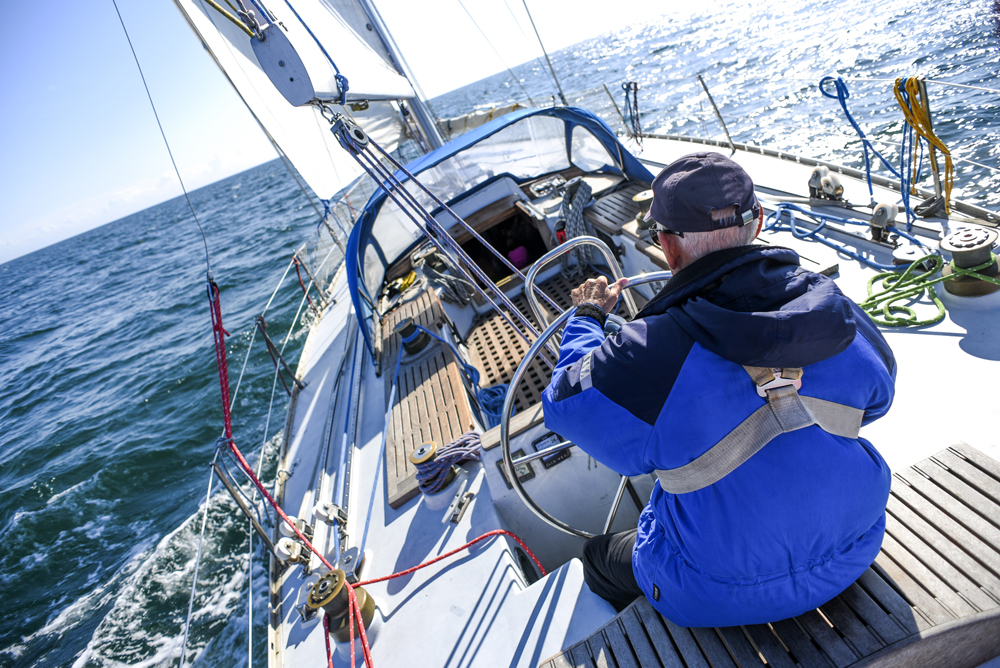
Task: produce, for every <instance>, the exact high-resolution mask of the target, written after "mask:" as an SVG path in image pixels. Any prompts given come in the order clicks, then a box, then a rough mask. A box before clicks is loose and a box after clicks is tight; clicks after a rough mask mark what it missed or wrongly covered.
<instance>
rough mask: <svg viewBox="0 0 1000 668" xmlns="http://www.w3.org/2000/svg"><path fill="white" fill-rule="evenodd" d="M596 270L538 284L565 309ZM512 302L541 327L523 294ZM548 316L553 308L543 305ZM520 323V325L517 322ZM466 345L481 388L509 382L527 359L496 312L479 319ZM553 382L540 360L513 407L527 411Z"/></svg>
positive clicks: (528, 374)
mask: <svg viewBox="0 0 1000 668" xmlns="http://www.w3.org/2000/svg"><path fill="white" fill-rule="evenodd" d="M598 275H599V274H597V273H596V272H594V271H593V270H588V273H586V274H585V275H584V276H578V277H575V278H572V279H567V278H566V277H564V276H563V275H562V274H556V275H555V276H554V277H552V278H550V279H549V280H547V281H545V282H544V283H541V284H539V287H541V289H542V290H544V291H545V294H547V295H548V296H549V297H551V298H552V301H554V302H555V303H556V304H558V305H559V307H560V308H562V309H567V308H569V307H570V306H572V304H573V302H572V298H571V297H570V293H571V292H572V291H573V290H574V289H575V288H577V287H579V285H580V284H581V283H583V282H584V281H585V280H587V279H588V278H594V277H595V276H598ZM511 301H513V302H514V305H515V306H516V307H517V308H518V310H519V311H521V313H524V314H525V315H526V316H528V319H529V320H531V322H532V324H534V325H535V327H538V322H537V320H536V319H535V317H534V316H533V315H532V314H531V307H530V306H528V298H527V297H525V296H524V293H523V292H522V293H521V294H520V295H518V296H517V297H515V298H513V299H512V300H511ZM542 305H543V307H545V308H546V313H547V314H548V315H547V317H549V318H552V317H554V314H553V313H552V309H551V307H549V306H548V305H547V304H545V303H544V302H543V303H542ZM518 324H519V323H518ZM466 344H467V345H468V347H469V357H470V358H471V361H472V364H473V366H475V367H476V368H477V369H479V371H480V373H481V374H482V380H481V385H482V386H483V387H490V386H492V385H496V384H497V383H507V382H510V379H511V377H512V376H513V375H514V371H515V370H516V369H517V365H518V364H520V363H521V360H522V359H524V354H525V353H526V352H527V350H528V344H527V343H526V342H525V340H524V339H523V338H522V337H521V336H520V335H518V334H517V333H516V332H515V331H514V330H513V329H512V328H511V326H510V325H509V324H507V321H506V320H504V319H503V317H501V316H500V314H499V313H497V312H496V311H491V312H489V313H488V314H485V315H484V316H482V317H480V318H478V319H477V320H476V321H475V322H474V323H473V325H472V329H470V330H469V334H468V336H467V337H466ZM551 379H552V372H551V370H550V369H549V367H548V366H547V365H546V364H545V363H544V362H542V361H541V360H540V359H538V358H535V360H534V361H533V362H532V363H531V365H530V366H529V367H528V370H527V372H526V373H525V375H524V380H523V381H521V384H520V386H519V387H518V388H517V390H516V391H515V395H514V396H515V400H514V406H515V408H516V410H517V412H519V413H520V412H522V411H525V410H527V409H528V408H529V407H530V406H534V405H535V404H537V403H540V402H541V401H542V391H544V390H545V388H546V387H547V386H548V384H549V381H550V380H551Z"/></svg>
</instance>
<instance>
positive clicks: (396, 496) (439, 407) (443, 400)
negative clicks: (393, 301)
mask: <svg viewBox="0 0 1000 668" xmlns="http://www.w3.org/2000/svg"><path fill="white" fill-rule="evenodd" d="M406 318H413V321H414V322H415V323H417V324H418V325H423V326H424V327H426V328H427V329H428V330H430V331H432V332H434V333H435V334H437V333H438V331H439V330H438V327H439V326H440V325H441V323H443V322H444V313H443V311H442V310H441V302H440V301H439V300H438V297H437V295H436V294H435V293H434V291H433V290H425V291H424V292H423V293H421V295H420V296H419V297H418V298H417V299H415V300H413V301H412V302H410V303H408V304H404V305H403V306H401V307H400V308H398V309H397V310H396V311H394V312H393V313H390V314H389V315H388V316H387V317H386V321H385V323H384V326H383V328H382V332H383V333H384V336H385V338H384V339H383V344H382V350H383V359H384V360H385V363H384V364H383V369H384V370H385V371H384V373H383V374H382V375H383V377H384V378H385V400H386V402H388V401H389V394H390V393H391V391H392V381H393V373H394V372H395V370H396V358H397V357H398V355H399V350H400V337H399V335H398V334H394V333H393V329H395V327H396V325H397V324H399V323H400V322H402V321H403V320H404V319H406ZM472 427H473V423H472V408H471V406H470V405H469V398H468V394H467V392H466V390H465V385H464V384H463V383H462V375H461V371H460V370H459V366H458V362H457V360H456V359H455V354H454V353H453V352H452V351H451V349H450V348H448V347H447V346H444V345H442V344H441V343H439V342H438V341H435V340H433V339H432V340H431V343H430V344H429V345H428V346H427V348H426V349H425V350H424V351H422V352H421V353H420V354H418V355H417V356H416V357H415V358H414V361H413V362H408V361H407V359H406V358H404V359H403V363H402V365H401V366H400V367H399V386H398V387H397V388H396V398H395V399H394V400H393V405H392V418H391V422H390V426H389V432H388V434H387V435H386V442H385V472H386V490H387V491H388V495H389V505H390V506H392V507H393V508H398V507H400V506H401V505H403V504H404V503H406V502H407V501H409V500H410V499H412V498H413V497H415V496H416V495H417V494H418V493H419V489H418V487H417V479H416V472H417V471H416V468H414V466H413V464H412V463H411V462H410V459H409V456H410V453H411V452H413V451H414V450H415V449H416V448H417V447H418V446H420V444H421V443H425V442H427V441H435V442H437V444H438V445H439V446H442V445H447V444H448V443H451V442H452V441H454V440H455V439H456V438H458V437H459V436H461V435H462V434H464V433H465V432H467V431H468V430H469V429H471V428H472Z"/></svg>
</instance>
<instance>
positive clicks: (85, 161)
mask: <svg viewBox="0 0 1000 668" xmlns="http://www.w3.org/2000/svg"><path fill="white" fill-rule="evenodd" d="M464 2H465V5H466V7H468V8H469V11H470V12H472V13H473V15H474V16H475V17H476V20H477V21H478V22H479V24H480V25H481V26H483V28H484V30H486V32H487V34H488V35H489V36H490V38H491V40H493V41H494V43H496V44H497V46H498V48H500V49H501V52H502V53H503V57H504V60H505V61H506V62H507V64H508V65H514V64H517V63H519V62H523V61H525V60H530V59H532V58H534V57H535V56H536V55H538V53H539V52H538V51H537V45H536V44H534V43H528V42H526V41H525V36H524V33H527V34H528V35H530V34H531V29H530V25H528V24H527V22H526V21H524V22H523V24H522V25H521V26H518V25H517V24H515V23H514V19H513V18H512V16H511V15H512V13H513V14H515V15H517V16H520V17H523V16H524V13H523V12H524V8H523V5H522V3H521V2H520V0H507V2H508V4H506V5H505V4H504V3H503V2H501V1H499V0H464ZM375 3H376V5H377V6H378V8H379V10H380V12H381V13H382V15H383V17H384V18H385V20H386V22H387V23H388V24H389V27H390V29H391V30H393V33H394V36H395V37H396V39H397V42H399V43H400V46H401V48H402V49H403V50H404V52H405V53H406V54H407V58H408V60H409V61H410V64H411V66H412V68H413V70H414V71H415V74H416V77H417V79H418V81H419V83H420V85H421V86H422V87H423V89H424V91H425V92H426V93H427V95H429V96H431V97H433V96H435V95H439V94H441V93H444V92H447V91H448V90H451V89H454V88H457V87H460V86H462V85H465V84H467V83H470V82H472V81H475V80H478V79H480V78H483V77H485V76H488V75H490V74H492V73H494V72H497V71H500V70H502V69H503V63H502V62H501V61H500V60H499V59H498V57H497V56H496V55H495V54H494V52H493V50H492V49H491V48H490V47H489V46H488V45H487V44H486V43H485V41H484V40H483V39H482V36H481V35H480V34H479V32H478V30H476V28H475V27H474V26H473V25H472V24H471V22H470V21H469V19H468V17H467V16H466V14H465V12H464V11H463V10H462V8H461V6H460V5H459V4H458V1H457V0H423V1H420V2H413V0H375ZM601 4H602V3H599V2H597V0H581V1H579V2H577V3H575V4H574V5H573V8H572V10H571V11H570V10H569V8H568V7H567V5H565V3H554V2H551V1H550V0H529V5H530V6H531V8H532V12H533V14H534V17H535V21H536V23H537V24H538V27H539V30H540V32H541V33H542V38H543V40H544V41H545V43H546V47H547V48H548V49H549V50H556V49H559V48H562V47H565V46H568V45H569V44H573V43H575V42H578V41H580V40H583V39H586V38H587V37H591V36H594V35H597V34H601V33H603V32H605V31H608V30H611V29H613V28H615V27H618V26H620V25H624V24H626V23H631V22H634V21H636V20H641V19H642V18H644V17H647V16H652V15H655V14H659V13H660V10H659V9H658V7H659V6H658V5H656V4H654V3H648V2H641V1H640V0H623V1H622V2H619V3H616V11H615V13H614V14H613V15H612V16H610V17H609V16H608V13H607V12H606V6H605V11H601V10H600V9H599V8H600V6H601ZM118 7H119V8H120V10H121V13H122V17H123V18H124V20H125V24H126V26H127V27H128V30H129V35H130V36H131V38H132V43H133V45H134V46H135V49H136V53H137V54H138V56H139V60H140V62H141V64H142V67H143V72H144V73H145V75H146V80H147V82H148V84H149V87H150V91H151V93H152V95H153V100H154V102H155V103H156V108H157V111H158V112H159V115H160V120H161V121H162V122H163V126H164V130H165V132H166V135H167V139H168V140H169V141H170V146H171V148H172V150H173V152H174V157H175V158H176V160H177V164H178V167H179V169H180V171H181V175H182V176H183V178H184V181H185V184H186V185H187V186H188V188H189V189H195V188H198V187H200V186H203V185H206V184H208V183H212V182H214V181H216V180H218V179H220V178H224V177H226V176H229V175H231V174H234V173H237V172H240V171H242V170H244V169H247V168H249V167H252V166H254V165H257V164H260V163H262V162H265V161H267V160H271V159H273V158H274V157H276V154H275V152H274V149H273V148H272V147H271V145H270V143H269V142H268V141H267V139H266V138H265V137H264V135H263V133H262V132H261V131H260V129H259V128H258V127H257V125H256V122H255V121H254V120H253V118H252V117H251V116H250V114H249V113H248V112H247V110H246V108H245V107H244V106H243V103H242V102H241V101H240V99H239V97H238V96H237V95H236V94H235V92H234V91H233V90H232V88H231V87H230V86H229V84H228V82H226V80H225V79H224V78H223V76H222V74H221V73H220V72H219V70H218V68H217V67H216V65H215V63H214V62H213V61H212V60H211V58H210V57H209V56H208V54H207V53H205V51H204V50H203V49H202V48H201V45H200V43H199V41H198V40H197V38H196V37H195V36H194V33H192V32H191V30H190V29H189V28H188V26H187V24H186V23H185V22H184V20H183V18H182V17H181V15H180V13H179V12H178V11H177V9H176V8H175V7H174V4H173V3H172V2H170V0H154V1H151V0H118ZM5 19H6V21H5V22H6V24H7V25H8V26H10V27H11V28H12V29H10V30H8V33H7V38H5V39H4V40H2V41H0V65H2V67H3V72H4V84H5V85H4V93H3V103H2V105H0V142H2V146H3V154H2V155H3V160H2V161H0V198H2V201H3V204H4V206H3V210H2V211H3V212H2V214H0V263H2V262H6V261H8V260H11V259H13V258H14V257H18V256H20V255H24V254H26V253H29V252H31V251H34V250H37V249H39V248H42V247H45V246H47V245H49V244H52V243H55V242H56V241H59V240H62V239H65V238H68V237H70V236H73V235H76V234H79V233H81V232H84V231H86V230H88V229H92V228H94V227H97V226H99V225H103V224H104V223H107V222H110V221H113V220H117V219H119V218H121V217H123V216H126V215H128V214H130V213H133V212H135V211H139V210H142V209H144V208H147V207H149V206H152V205H154V204H156V203H158V202H161V201H164V200H166V199H170V198H172V197H175V196H177V195H179V194H180V193H181V190H180V186H179V184H178V182H177V178H176V176H175V175H174V173H173V169H172V167H171V166H170V161H169V157H168V155H167V152H166V149H165V148H164V144H163V139H162V138H161V137H160V134H159V131H158V129H157V127H156V121H155V119H154V117H153V114H152V111H151V109H150V106H149V101H148V100H147V98H146V93H145V91H144V90H143V86H142V81H141V79H140V78H139V73H138V70H137V69H136V66H135V62H134V61H133V59H132V54H131V52H130V51H129V47H128V42H127V41H126V39H125V34H124V33H123V31H122V28H121V25H120V23H119V21H118V16H117V15H116V13H115V7H114V5H113V4H112V2H111V0H100V1H99V2H92V3H77V2H64V1H63V2H56V1H54V0H36V1H33V2H22V3H8V6H7V7H6V11H5ZM432 19H433V20H434V21H436V22H438V24H439V26H440V27H439V32H438V34H436V35H434V34H430V33H429V32H428V29H427V26H428V25H429V24H430V22H431V20H432ZM456 54H462V56H460V57H458V58H456ZM443 62H448V63H449V66H448V68H447V69H445V68H443V67H441V64H442V63H443Z"/></svg>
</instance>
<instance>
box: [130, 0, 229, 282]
mask: <svg viewBox="0 0 1000 668" xmlns="http://www.w3.org/2000/svg"><path fill="white" fill-rule="evenodd" d="M111 3H112V4H113V5H114V6H115V13H117V14H118V20H119V21H120V22H121V24H122V30H124V31H125V39H126V40H128V48H129V49H131V50H132V57H133V58H134V59H135V66H136V68H138V70H139V77H140V78H141V79H142V86H143V88H145V89H146V97H148V98H149V106H150V107H152V108H153V116H155V117H156V126H157V127H158V128H160V136H161V137H163V143H164V144H165V145H166V147H167V154H169V155H170V164H171V165H173V166H174V173H175V174H177V180H178V181H180V184H181V190H183V191H184V198H185V199H186V200H187V203H188V206H189V207H190V208H191V215H192V216H193V217H194V222H196V223H198V229H199V230H201V239H202V241H204V242H205V264H206V265H208V271H209V272H210V273H211V271H212V263H211V262H210V261H209V257H208V237H207V236H205V228H203V227H202V226H201V221H200V220H198V214H197V213H195V211H194V204H192V203H191V197H190V195H188V191H187V188H186V187H184V179H182V178H181V172H180V170H179V169H177V163H176V162H175V161H174V152H173V151H171V150H170V142H168V141H167V135H166V133H165V132H164V131H163V124H162V123H160V115H159V114H158V113H156V105H155V104H153V96H152V95H151V94H150V92H149V86H148V85H146V75H144V74H143V73H142V65H140V64H139V56H137V55H136V53H135V47H134V46H132V38H131V37H129V36H128V28H126V27H125V20H124V19H123V18H122V13H121V12H120V11H119V10H118V2H117V0H111Z"/></svg>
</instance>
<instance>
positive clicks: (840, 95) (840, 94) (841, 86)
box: [819, 77, 903, 204]
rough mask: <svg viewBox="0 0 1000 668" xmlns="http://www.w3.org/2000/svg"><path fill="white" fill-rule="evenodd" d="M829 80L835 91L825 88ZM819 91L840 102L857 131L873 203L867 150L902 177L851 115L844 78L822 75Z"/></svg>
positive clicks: (849, 94)
mask: <svg viewBox="0 0 1000 668" xmlns="http://www.w3.org/2000/svg"><path fill="white" fill-rule="evenodd" d="M830 82H833V84H834V87H835V88H836V92H835V93H830V92H828V91H827V89H826V85H827V84H828V83H830ZM819 92H820V93H822V94H823V96H824V97H828V98H830V99H833V100H837V101H838V102H840V108H841V109H843V110H844V115H845V116H847V120H848V122H850V124H851V127H853V128H854V131H855V132H857V133H858V137H859V138H860V139H861V146H862V152H861V153H862V156H864V159H865V176H866V178H867V180H868V194H869V195H870V196H871V199H872V204H875V190H874V189H873V188H872V165H871V160H870V159H869V158H868V151H871V152H872V153H874V154H875V157H877V158H878V159H879V160H880V161H881V162H882V164H883V165H885V168H886V169H888V170H889V171H890V172H891V173H892V174H893V176H895V177H896V178H897V179H900V180H902V178H903V177H902V176H900V174H899V172H897V171H896V169H895V168H894V167H893V166H892V165H891V164H890V163H889V161H888V160H886V159H885V157H884V156H883V155H882V154H881V153H879V152H878V149H876V148H875V147H874V146H872V143H871V141H870V140H869V139H868V136H867V135H866V134H865V131H864V130H862V129H861V126H860V125H858V122H857V121H856V120H854V116H852V115H851V112H850V110H849V109H848V108H847V99H848V98H849V97H851V93H850V91H848V90H847V84H845V83H844V80H843V79H842V78H840V77H837V78H836V79H834V78H833V77H823V78H822V79H820V80H819Z"/></svg>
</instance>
